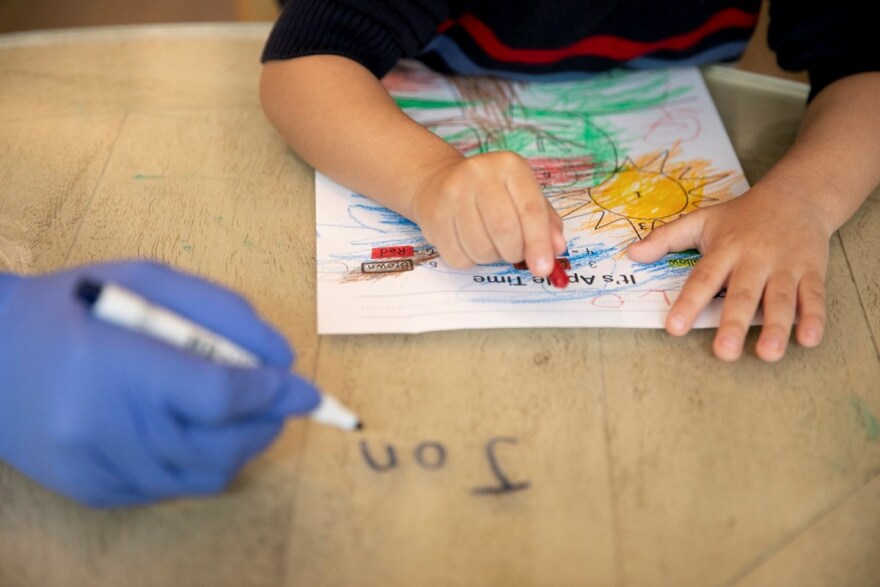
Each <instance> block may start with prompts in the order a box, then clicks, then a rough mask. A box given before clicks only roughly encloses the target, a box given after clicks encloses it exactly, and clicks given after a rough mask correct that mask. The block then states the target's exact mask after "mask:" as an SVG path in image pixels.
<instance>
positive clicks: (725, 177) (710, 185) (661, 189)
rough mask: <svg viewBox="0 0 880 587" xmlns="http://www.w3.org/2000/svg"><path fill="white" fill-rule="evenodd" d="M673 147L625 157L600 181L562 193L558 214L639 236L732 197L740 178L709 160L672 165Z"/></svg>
mask: <svg viewBox="0 0 880 587" xmlns="http://www.w3.org/2000/svg"><path fill="white" fill-rule="evenodd" d="M678 150H679V149H678V146H677V145H676V146H673V147H672V148H671V149H668V150H665V151H661V152H659V153H651V154H647V155H644V156H642V157H638V158H636V159H630V158H629V157H627V159H626V160H625V161H624V162H623V164H621V165H620V166H619V167H618V168H617V170H616V171H615V173H614V174H613V175H612V176H611V177H610V178H609V179H608V180H606V181H604V182H602V183H601V184H599V185H597V186H594V187H591V188H588V189H586V190H582V191H579V192H577V193H569V194H565V195H562V196H561V197H560V198H559V199H560V200H561V202H559V205H558V207H557V209H558V211H559V213H560V215H561V216H562V217H563V218H575V217H580V216H585V217H587V218H586V222H587V223H589V224H592V228H593V229H595V230H600V229H606V230H613V229H618V228H622V229H625V230H626V231H627V232H629V234H631V235H632V236H634V237H635V238H639V239H642V238H644V237H645V236H646V235H647V234H648V233H649V232H650V231H651V230H652V229H654V228H655V227H657V226H658V225H660V224H664V223H667V222H671V221H673V220H675V219H676V218H678V217H679V216H681V215H683V214H687V213H689V212H693V211H694V210H696V209H698V208H700V207H702V206H705V205H709V204H713V203H716V202H718V201H720V200H725V199H728V198H730V197H733V194H732V193H731V190H730V188H731V187H732V185H733V184H734V183H736V182H737V181H739V180H740V179H741V176H739V174H737V173H733V172H730V171H727V172H722V173H712V169H711V162H710V161H706V160H700V159H697V160H690V161H685V162H679V163H674V162H673V161H672V158H673V156H674V155H675V154H676V152H677V151H678Z"/></svg>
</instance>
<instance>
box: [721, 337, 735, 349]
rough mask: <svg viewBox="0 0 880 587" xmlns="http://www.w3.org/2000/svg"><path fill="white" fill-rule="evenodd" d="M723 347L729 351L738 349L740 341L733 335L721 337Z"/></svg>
mask: <svg viewBox="0 0 880 587" xmlns="http://www.w3.org/2000/svg"><path fill="white" fill-rule="evenodd" d="M721 347H722V348H724V349H727V350H728V351H736V350H738V347H739V341H738V340H737V339H736V338H735V337H733V336H725V337H724V338H722V339H721Z"/></svg>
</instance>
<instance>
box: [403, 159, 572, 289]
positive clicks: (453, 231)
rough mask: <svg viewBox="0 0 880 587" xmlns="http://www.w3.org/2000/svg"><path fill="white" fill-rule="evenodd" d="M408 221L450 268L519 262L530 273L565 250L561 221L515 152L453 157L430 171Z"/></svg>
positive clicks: (549, 266)
mask: <svg viewBox="0 0 880 587" xmlns="http://www.w3.org/2000/svg"><path fill="white" fill-rule="evenodd" d="M412 211H413V216H414V218H413V220H415V221H416V223H417V224H418V225H419V226H420V227H421V229H422V231H423V232H424V234H425V238H426V239H427V240H428V242H430V243H431V244H433V245H434V246H435V247H437V250H438V252H439V253H440V255H441V256H442V257H443V259H444V260H445V261H446V262H447V263H449V264H450V265H451V266H453V267H457V268H465V267H470V266H471V265H474V264H479V263H493V262H495V261H498V260H499V259H504V260H505V261H507V262H509V263H518V262H520V261H523V260H525V261H526V264H527V265H528V267H529V269H530V270H531V271H532V273H534V274H535V275H541V276H547V275H549V274H550V272H551V271H552V270H553V259H554V256H555V255H556V254H561V253H563V252H565V238H564V237H563V234H562V220H561V219H560V218H559V215H558V214H557V213H556V211H555V210H554V209H553V207H552V206H551V205H550V203H549V201H548V200H547V198H545V197H544V195H543V194H542V193H541V189H540V187H539V186H538V184H537V182H536V181H535V176H534V174H533V172H532V169H531V168H530V167H529V164H528V163H527V162H526V160H525V159H523V158H522V157H520V156H519V155H517V154H515V153H512V152H509V151H500V152H493V153H484V154H481V155H476V156H473V157H469V158H466V159H459V160H456V161H455V162H453V163H451V164H449V165H446V166H444V167H442V168H441V169H440V170H439V171H436V172H434V173H433V174H432V175H430V176H429V177H428V179H427V180H426V181H425V182H424V183H423V184H422V185H421V186H420V188H419V190H418V191H417V192H416V194H415V195H414V196H413V200H412Z"/></svg>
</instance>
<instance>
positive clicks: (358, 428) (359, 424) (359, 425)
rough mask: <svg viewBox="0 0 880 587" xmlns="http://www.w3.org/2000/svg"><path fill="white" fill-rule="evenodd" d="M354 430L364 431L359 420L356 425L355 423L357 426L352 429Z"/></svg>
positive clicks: (362, 424)
mask: <svg viewBox="0 0 880 587" xmlns="http://www.w3.org/2000/svg"><path fill="white" fill-rule="evenodd" d="M354 429H355V430H363V429H364V423H363V422H361V421H360V420H358V423H357V425H356V426H355V427H354Z"/></svg>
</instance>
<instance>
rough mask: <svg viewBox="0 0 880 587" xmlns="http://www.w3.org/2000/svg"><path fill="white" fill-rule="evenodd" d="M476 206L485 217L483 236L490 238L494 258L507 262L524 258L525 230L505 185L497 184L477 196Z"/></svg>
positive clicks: (516, 261) (515, 261) (483, 220)
mask: <svg viewBox="0 0 880 587" xmlns="http://www.w3.org/2000/svg"><path fill="white" fill-rule="evenodd" d="M476 207H477V209H478V210H479V214H480V216H481V217H482V222H483V225H484V234H485V235H486V238H487V239H491V243H492V247H493V250H494V251H495V258H494V259H490V260H488V261H484V262H486V263H488V262H491V261H497V260H498V257H501V258H502V259H504V260H505V261H507V262H508V263H518V262H519V261H522V260H523V258H524V257H525V254H524V253H525V245H524V242H523V231H522V226H521V225H520V219H519V216H518V215H517V211H516V208H515V207H514V205H513V203H512V202H511V198H510V195H509V194H508V193H507V189H506V187H505V186H504V184H503V183H500V182H498V183H495V184H493V187H492V188H490V189H486V190H484V191H482V192H481V193H480V194H479V196H478V197H477V203H476Z"/></svg>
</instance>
